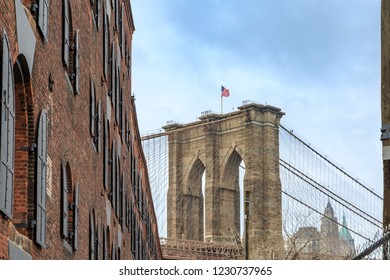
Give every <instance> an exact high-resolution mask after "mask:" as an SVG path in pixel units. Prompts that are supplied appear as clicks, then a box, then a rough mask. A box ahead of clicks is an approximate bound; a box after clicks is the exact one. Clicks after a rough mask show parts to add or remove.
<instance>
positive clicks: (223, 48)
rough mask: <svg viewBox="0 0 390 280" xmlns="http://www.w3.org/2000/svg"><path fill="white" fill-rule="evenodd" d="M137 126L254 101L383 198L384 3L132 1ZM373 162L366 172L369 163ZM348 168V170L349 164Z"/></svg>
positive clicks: (184, 119)
mask: <svg viewBox="0 0 390 280" xmlns="http://www.w3.org/2000/svg"><path fill="white" fill-rule="evenodd" d="M132 6H133V14H134V19H135V25H136V32H135V34H134V38H133V39H134V40H133V91H134V92H135V95H136V98H137V112H138V115H139V116H138V119H139V122H140V130H141V131H148V130H152V129H158V128H160V127H161V126H163V125H164V124H165V121H167V120H171V119H173V120H176V121H179V122H183V123H186V122H190V121H194V120H195V119H196V117H197V116H199V115H200V113H201V112H202V111H205V110H208V109H211V110H214V111H217V112H219V110H220V95H219V94H220V92H219V91H220V86H221V84H223V85H225V86H226V87H228V88H229V89H230V92H231V96H230V97H229V98H225V99H224V110H225V112H226V111H230V110H231V109H233V108H237V107H238V106H240V105H241V101H242V100H246V99H250V100H254V101H258V102H260V103H264V102H267V103H268V104H272V105H275V106H278V107H280V108H282V109H283V111H285V112H286V116H285V117H284V118H283V122H284V123H285V124H287V125H288V126H289V127H291V128H294V131H297V132H300V134H301V135H303V138H304V139H307V140H308V141H309V142H311V143H312V144H313V145H315V146H316V147H319V148H320V150H321V151H323V152H324V153H326V154H327V155H329V157H331V158H334V159H335V161H336V162H338V163H340V164H341V165H343V166H344V167H345V168H346V169H349V170H351V171H352V172H353V173H355V174H359V177H362V178H363V180H364V179H366V180H367V182H368V183H369V184H370V185H372V186H375V187H376V188H377V189H378V190H379V192H380V193H381V192H382V190H381V187H382V183H381V180H382V179H381V177H382V175H381V170H382V168H381V158H380V156H381V155H380V145H381V143H380V141H379V126H380V103H379V100H380V1H366V0H345V1H339V0H332V1H327V2H324V1H319V0H310V1H309V0H291V1H290V0H289V1H285V0H261V1H260V0H243V1H234V0H225V1H221V0H196V1H182V0H166V1H155V0H154V1H151V0H144V1H132ZM367 165H369V166H367ZM348 167H350V168H348Z"/></svg>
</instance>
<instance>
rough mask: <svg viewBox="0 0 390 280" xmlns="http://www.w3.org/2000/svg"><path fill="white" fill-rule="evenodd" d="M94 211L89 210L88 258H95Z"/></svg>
mask: <svg viewBox="0 0 390 280" xmlns="http://www.w3.org/2000/svg"><path fill="white" fill-rule="evenodd" d="M95 250H96V240H95V211H94V210H93V209H92V210H91V211H90V212H89V259H90V260H96V251H95Z"/></svg>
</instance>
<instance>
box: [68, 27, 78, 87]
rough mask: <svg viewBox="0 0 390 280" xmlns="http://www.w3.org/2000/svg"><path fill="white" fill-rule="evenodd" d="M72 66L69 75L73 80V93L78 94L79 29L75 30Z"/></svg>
mask: <svg viewBox="0 0 390 280" xmlns="http://www.w3.org/2000/svg"><path fill="white" fill-rule="evenodd" d="M74 42H75V43H74V44H75V45H74V54H73V55H74V68H73V73H72V75H71V78H70V79H71V80H73V89H74V93H75V94H80V86H79V85H80V82H79V80H80V47H79V30H77V31H76V35H75V39H74Z"/></svg>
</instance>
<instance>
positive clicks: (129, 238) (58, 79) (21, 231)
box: [0, 0, 161, 259]
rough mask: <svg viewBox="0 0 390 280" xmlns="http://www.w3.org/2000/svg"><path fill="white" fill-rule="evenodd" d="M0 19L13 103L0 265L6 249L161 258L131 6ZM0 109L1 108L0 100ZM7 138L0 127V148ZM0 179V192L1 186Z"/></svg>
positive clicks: (106, 4)
mask: <svg viewBox="0 0 390 280" xmlns="http://www.w3.org/2000/svg"><path fill="white" fill-rule="evenodd" d="M45 4H48V6H47V8H46V9H47V10H45V7H42V5H45ZM66 5H68V9H69V10H68V16H69V20H68V22H69V26H68V27H69V29H68V30H69V31H68V33H67V34H68V36H65V33H66V32H65V31H64V30H67V29H66V28H65V27H64V26H65V25H66V23H64V22H65V21H66V20H64V17H65V16H64V14H65V9H66V8H65V6H66ZM40 11H41V12H40ZM46 12H47V13H46ZM0 13H1V17H0V32H1V41H0V42H1V43H0V61H1V63H2V64H3V66H4V60H5V59H4V58H5V55H4V51H5V50H6V46H5V43H4V42H5V40H4V38H7V41H8V43H9V53H10V55H11V61H12V69H11V71H12V76H13V96H14V98H13V100H14V103H15V105H14V107H15V109H14V110H15V113H14V117H15V120H14V125H15V128H14V137H13V139H14V142H13V143H12V144H13V149H12V150H11V152H10V151H8V153H10V154H11V156H12V158H13V174H14V175H13V179H14V180H13V183H12V186H13V191H12V207H11V208H12V214H7V213H6V212H7V211H1V210H0V259H9V258H10V257H11V255H12V254H11V253H12V252H11V251H12V250H14V249H12V248H15V246H14V245H16V247H17V248H19V249H20V250H21V252H22V254H25V255H26V256H30V257H31V258H32V259H89V258H93V259H95V258H99V259H103V258H108V259H112V258H115V259H118V258H121V259H160V258H161V249H160V245H159V239H158V230H157V223H156V216H155V214H154V207H153V202H152V197H151V193H150V188H149V182H148V176H147V169H146V163H145V159H144V156H143V152H142V146H141V141H140V136H139V130H138V125H137V115H136V110H135V102H134V97H133V96H132V94H131V42H132V34H133V32H134V23H133V18H132V11H131V6H130V1H122V0H94V1H92V0H91V1H87V0H83V1H75V0H67V1H66V0H61V1H50V0H46V1H45V0H39V1H38V0H23V1H21V0H5V1H1V2H0ZM39 13H41V14H39ZM46 15H47V16H46ZM105 26H107V29H105ZM5 34H6V35H5ZM105 34H107V35H108V36H107V37H106V38H107V39H108V41H105V40H104V37H105ZM66 38H68V39H69V41H67V39H66ZM104 46H108V49H107V48H105V47H104ZM65 50H66V52H68V55H69V61H68V62H66V55H67V54H66V52H65ZM107 55H108V57H109V59H107V57H106V56H107ZM104 61H107V63H108V64H107V65H106V69H107V70H108V71H107V70H105V63H104ZM1 69H3V70H2V72H4V67H3V68H1ZM1 84H2V86H3V87H2V88H4V84H5V83H4V73H3V76H2V83H1ZM92 88H93V89H94V91H93V94H92ZM92 96H93V97H92ZM0 100H1V103H0V104H2V106H1V107H0V110H3V111H4V108H6V107H5V106H6V105H5V103H6V102H5V101H4V100H6V99H5V97H4V95H2V97H1V99H0ZM43 112H47V125H43V127H44V129H43V130H44V133H47V142H45V143H44V144H42V145H43V147H44V148H46V150H45V151H46V153H47V156H45V158H44V159H42V162H43V167H42V165H38V163H37V162H38V159H39V153H38V151H37V150H38V149H39V147H40V146H39V143H41V142H40V140H39V138H38V137H39V136H38V135H39V134H40V133H41V132H40V128H39V123H40V120H41V116H42V115H44V113H43ZM2 115H3V112H2ZM2 121H3V122H2V123H6V122H5V121H6V120H4V117H3V120H2ZM2 123H0V125H1V124H2ZM43 124H45V123H44V122H43ZM3 127H4V125H3ZM10 131H11V130H10ZM9 133H10V132H6V131H5V130H4V131H3V130H2V134H1V137H2V140H4V139H5V135H8V136H9V137H11V136H12V135H11V134H9ZM10 135H11V136H10ZM44 135H45V134H44ZM11 138H12V137H11ZM43 142H44V141H43ZM43 142H42V143H43ZM2 143H3V142H2ZM1 148H2V149H3V145H2V147H1ZM12 151H13V152H12ZM3 154H5V152H3V151H2V155H3ZM43 154H45V153H43ZM3 159H4V161H5V156H4V157H3ZM0 163H1V162H0ZM4 166H5V165H2V167H0V171H1V172H3V171H4V170H6V168H5V167H4ZM38 166H40V168H41V169H39V170H43V171H42V172H41V171H39V170H38ZM63 166H65V168H63ZM11 169H12V168H11ZM63 170H66V171H63ZM65 173H66V174H65ZM39 174H45V175H46V176H45V177H44V178H42V176H41V177H39ZM1 176H2V177H1V180H2V181H0V190H1V188H3V190H4V188H5V187H4V184H5V183H4V182H5V181H6V178H8V177H6V176H4V178H3V173H1ZM1 184H3V185H1ZM39 185H41V186H45V188H44V189H43V190H44V194H43V196H40V192H39ZM40 190H42V189H40ZM4 193H6V192H4ZM64 193H67V195H65V197H64ZM38 196H40V198H41V199H43V202H42V200H41V201H40V198H39V197H38ZM3 198H4V199H3ZM0 199H3V204H4V203H5V204H4V205H8V206H6V208H7V207H9V204H7V203H9V200H7V199H5V197H4V195H3V197H2V196H1V194H0ZM39 201H40V202H39ZM77 201H78V203H77ZM42 205H43V206H42ZM39 207H43V208H42V209H44V210H43V211H41V210H38V208H39ZM8 209H10V208H8ZM38 215H40V217H38ZM38 226H42V229H43V231H38V230H37V227H38ZM65 227H67V230H66V229H65ZM37 235H40V236H39V237H38V236H37ZM39 238H40V239H39ZM37 240H41V241H37Z"/></svg>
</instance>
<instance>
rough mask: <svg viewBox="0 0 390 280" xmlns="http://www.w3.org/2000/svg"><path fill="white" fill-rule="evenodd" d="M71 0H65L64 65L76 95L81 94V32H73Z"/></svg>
mask: <svg viewBox="0 0 390 280" xmlns="http://www.w3.org/2000/svg"><path fill="white" fill-rule="evenodd" d="M71 15H72V14H71V8H70V3H69V0H63V46H62V49H63V63H64V66H65V68H66V72H67V73H68V76H69V79H70V83H71V85H72V88H73V92H74V93H75V94H79V75H80V49H79V30H77V31H76V32H73V24H72V16H71Z"/></svg>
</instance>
